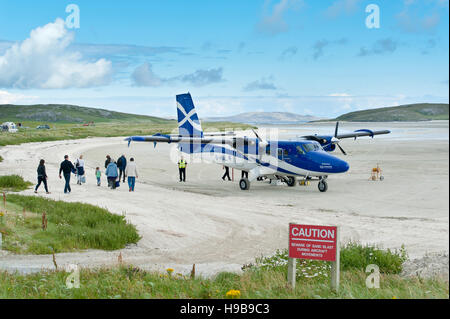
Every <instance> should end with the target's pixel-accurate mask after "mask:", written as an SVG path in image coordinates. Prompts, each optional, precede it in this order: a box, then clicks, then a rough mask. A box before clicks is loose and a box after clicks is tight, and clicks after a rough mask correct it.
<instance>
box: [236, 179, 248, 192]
mask: <svg viewBox="0 0 450 319" xmlns="http://www.w3.org/2000/svg"><path fill="white" fill-rule="evenodd" d="M239 187H240V188H241V189H242V190H243V191H247V190H249V188H250V181H249V180H248V178H242V179H241V180H240V181H239Z"/></svg>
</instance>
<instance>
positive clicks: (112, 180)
mask: <svg viewBox="0 0 450 319" xmlns="http://www.w3.org/2000/svg"><path fill="white" fill-rule="evenodd" d="M105 175H106V176H107V177H108V186H109V187H111V189H116V179H117V177H118V176H119V174H117V164H116V162H114V161H111V163H109V164H108V166H107V167H106V173H105Z"/></svg>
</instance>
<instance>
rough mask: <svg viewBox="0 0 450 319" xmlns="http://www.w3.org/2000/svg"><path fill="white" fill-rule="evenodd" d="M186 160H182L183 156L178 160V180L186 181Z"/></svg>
mask: <svg viewBox="0 0 450 319" xmlns="http://www.w3.org/2000/svg"><path fill="white" fill-rule="evenodd" d="M186 165H187V163H186V161H185V160H184V158H183V156H181V158H180V160H179V161H178V171H179V172H180V182H186Z"/></svg>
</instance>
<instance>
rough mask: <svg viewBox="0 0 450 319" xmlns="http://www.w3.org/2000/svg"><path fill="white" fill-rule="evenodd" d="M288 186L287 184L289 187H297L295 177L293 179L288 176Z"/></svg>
mask: <svg viewBox="0 0 450 319" xmlns="http://www.w3.org/2000/svg"><path fill="white" fill-rule="evenodd" d="M286 184H287V185H288V186H289V187H294V186H295V177H293V176H287V177H286Z"/></svg>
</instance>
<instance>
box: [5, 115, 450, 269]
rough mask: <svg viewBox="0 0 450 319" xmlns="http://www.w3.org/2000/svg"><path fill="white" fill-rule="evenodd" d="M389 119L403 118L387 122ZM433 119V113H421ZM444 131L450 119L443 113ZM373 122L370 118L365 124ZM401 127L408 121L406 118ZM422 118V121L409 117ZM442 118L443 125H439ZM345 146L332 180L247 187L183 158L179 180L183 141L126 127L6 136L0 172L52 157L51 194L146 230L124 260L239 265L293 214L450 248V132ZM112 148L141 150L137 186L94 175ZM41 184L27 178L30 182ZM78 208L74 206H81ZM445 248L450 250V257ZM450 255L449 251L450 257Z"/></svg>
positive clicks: (25, 172)
mask: <svg viewBox="0 0 450 319" xmlns="http://www.w3.org/2000/svg"><path fill="white" fill-rule="evenodd" d="M386 124H388V125H384V127H385V128H389V129H391V126H394V125H396V124H393V123H386ZM421 125H422V126H426V125H428V124H426V123H424V124H421ZM443 125H444V130H445V128H446V131H447V133H448V121H447V122H444V124H443ZM365 126H367V125H365ZM401 127H402V129H405V128H406V129H407V128H408V126H407V125H406V126H405V124H404V123H403V124H401ZM411 127H416V124H411ZM441 129H442V128H441ZM341 145H342V146H343V147H344V149H345V150H346V151H347V153H348V156H343V155H342V154H341V153H339V152H335V153H334V154H335V155H337V156H339V157H342V158H344V159H345V160H346V161H347V162H348V163H349V164H350V170H349V171H348V172H347V173H345V174H340V175H336V176H330V177H329V179H328V186H329V188H328V191H327V192H326V193H320V192H319V191H318V189H317V182H312V183H311V185H310V186H296V187H293V188H290V187H287V186H285V185H282V186H275V185H269V184H268V183H267V182H253V183H252V185H251V188H250V190H249V191H241V190H240V189H239V186H238V181H239V177H240V171H236V170H235V171H234V176H235V181H234V182H224V181H222V180H221V176H222V174H223V173H224V171H223V169H222V166H220V165H215V164H201V163H192V161H190V159H189V158H188V159H187V161H188V166H187V182H186V183H180V182H179V181H178V169H177V166H176V163H174V162H173V159H175V158H176V146H174V145H165V144H158V145H157V147H156V148H154V147H153V144H152V143H132V144H131V147H130V148H128V147H127V143H126V142H125V141H124V140H123V138H91V139H84V140H74V141H57V142H46V143H30V144H24V145H17V146H6V147H3V148H1V149H0V155H1V156H2V157H3V158H4V161H3V163H1V164H0V174H2V175H6V174H19V175H22V176H23V177H24V178H25V179H26V180H30V181H35V179H36V168H37V165H38V162H39V160H40V159H41V158H44V159H45V160H46V166H47V172H48V175H49V180H48V183H49V187H50V191H51V192H52V194H51V195H45V193H44V190H43V189H41V190H40V193H39V195H38V196H43V197H48V198H52V199H55V200H65V201H71V202H74V201H80V202H86V203H90V204H94V205H98V206H101V207H105V208H107V209H109V210H110V211H111V212H113V213H116V214H126V218H127V220H129V221H130V222H131V223H133V224H134V225H136V227H137V229H138V231H139V233H140V235H141V236H142V239H141V240H140V241H139V243H138V244H137V245H131V246H130V247H127V248H125V249H122V250H121V251H120V252H122V256H123V261H124V262H126V263H130V264H134V265H136V266H140V267H142V268H145V269H152V270H163V269H165V268H167V267H172V268H175V271H176V272H181V273H187V272H188V271H190V269H191V267H192V264H194V263H195V264H196V268H197V273H200V274H203V275H206V276H209V275H213V274H215V273H217V272H218V271H224V270H227V271H239V270H240V268H241V266H242V265H243V264H245V263H249V262H252V261H254V258H255V257H258V256H261V255H269V254H272V253H274V251H275V250H276V249H283V248H287V242H288V224H289V222H296V223H303V224H323V225H338V226H340V229H341V240H342V242H348V241H351V240H354V241H359V242H362V243H372V244H377V245H380V246H381V247H384V248H400V247H401V246H402V245H405V247H406V249H407V251H408V253H409V256H410V257H411V258H412V259H414V258H422V257H424V256H425V255H426V254H432V253H438V254H444V255H448V250H449V196H448V192H449V172H448V171H449V166H448V163H449V143H448V139H447V140H445V139H424V140H420V139H392V140H390V139H389V137H388V136H387V137H383V138H374V139H370V138H364V139H363V138H361V139H358V140H356V141H353V140H344V141H342V142H341ZM65 154H69V156H70V159H71V160H72V161H75V159H76V158H77V156H78V155H80V154H83V155H84V158H85V160H86V165H87V183H86V184H85V185H82V186H79V185H76V180H75V178H72V193H71V194H70V195H65V194H64V193H63V181H62V180H60V179H59V178H58V168H59V163H60V162H61V161H62V159H63V156H64V155H65ZM106 154H109V155H111V156H112V157H113V158H115V159H117V158H118V157H119V156H120V155H121V154H125V155H126V156H127V158H128V159H129V158H130V157H134V158H135V159H136V163H137V165H138V169H139V172H140V174H139V178H138V180H137V185H136V191H135V192H134V193H130V192H128V187H127V186H126V185H124V184H122V185H121V186H120V187H119V188H118V189H116V190H110V189H108V188H107V187H106V177H105V176H102V186H101V187H97V185H96V181H95V175H94V170H95V167H96V166H99V167H100V168H102V171H103V172H104V161H105V156H106ZM377 163H378V164H379V165H380V167H381V169H382V171H383V176H384V181H381V182H380V181H376V182H375V181H369V177H370V173H371V169H372V168H373V167H375V166H376V165H377ZM23 193H24V194H27V195H34V194H33V191H32V190H27V191H25V192H23ZM74 214H76V212H74ZM118 255H119V251H114V252H104V251H93V250H90V251H87V252H81V253H64V254H58V255H57V257H56V258H57V261H58V263H59V264H60V265H66V264H78V265H81V266H100V265H112V264H116V263H117V256H118ZM447 260H448V257H447ZM447 264H448V261H447ZM42 267H46V268H53V263H52V259H51V256H19V255H13V254H10V253H5V252H2V254H0V268H3V269H19V270H23V271H34V270H38V269H40V268H42Z"/></svg>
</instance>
